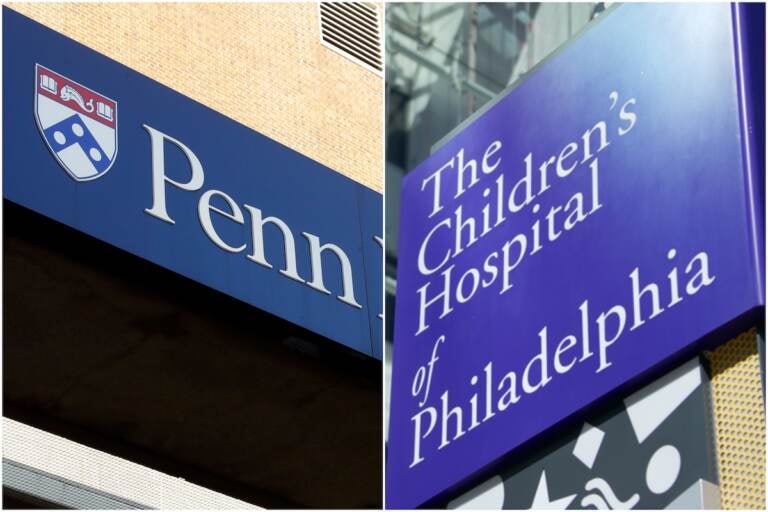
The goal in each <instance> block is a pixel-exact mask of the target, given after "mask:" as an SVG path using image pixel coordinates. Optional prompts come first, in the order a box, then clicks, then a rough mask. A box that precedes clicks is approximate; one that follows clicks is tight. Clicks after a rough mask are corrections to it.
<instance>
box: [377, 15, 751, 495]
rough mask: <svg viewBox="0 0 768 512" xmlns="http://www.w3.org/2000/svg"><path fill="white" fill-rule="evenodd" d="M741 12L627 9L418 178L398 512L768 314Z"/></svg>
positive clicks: (398, 328)
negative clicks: (764, 308)
mask: <svg viewBox="0 0 768 512" xmlns="http://www.w3.org/2000/svg"><path fill="white" fill-rule="evenodd" d="M735 12H736V11H734V10H732V7H731V6H729V5H727V4H710V5H677V4H670V5H634V4H627V5H622V6H619V7H618V8H616V9H614V10H613V11H612V12H610V13H607V14H606V15H605V16H604V19H602V20H601V21H599V22H598V23H596V24H595V25H594V26H592V27H591V28H589V29H588V30H587V31H586V32H584V33H583V34H582V35H581V36H580V37H579V38H578V39H577V40H575V41H573V42H572V43H571V44H570V45H569V46H568V47H566V48H565V49H563V50H562V51H561V52H559V53H558V54H556V55H554V56H553V57H551V58H550V59H548V60H547V61H546V62H545V63H544V64H543V65H541V66H540V67H539V68H538V69H537V70H536V71H535V72H533V73H532V74H531V76H530V77H529V78H527V79H526V80H525V81H523V82H522V83H521V84H519V85H518V86H517V87H516V88H515V89H513V90H512V91H511V92H509V93H508V94H507V95H506V96H504V97H503V99H501V100H500V101H498V102H497V103H496V104H495V105H493V106H492V107H491V108H489V109H488V110H487V111H486V112H485V113H484V114H482V115H480V116H479V117H478V118H476V119H475V120H474V121H473V122H472V123H471V124H469V125H468V126H467V127H466V128H465V129H464V130H463V131H462V132H461V133H459V134H458V135H456V136H455V137H454V138H453V139H452V140H451V141H450V142H448V143H447V144H445V145H444V146H443V147H442V148H441V149H440V150H439V151H437V152H435V154H433V155H432V156H431V157H430V158H428V159H427V160H426V161H425V162H423V163H422V164H421V165H420V166H419V167H418V168H417V169H415V170H414V171H413V172H412V173H410V174H409V175H408V176H407V177H406V179H405V183H404V185H403V192H402V211H401V215H400V218H401V219H403V220H402V221H401V234H400V240H401V245H400V254H399V267H398V286H397V310H396V316H395V339H394V353H393V357H394V359H393V375H392V399H391V403H392V408H391V417H390V429H389V433H390V434H389V447H388V461H387V486H386V489H387V507H390V508H412V507H417V506H420V505H423V504H425V503H427V504H428V503H429V501H430V500H432V499H434V498H436V497H437V496H439V495H440V494H441V493H445V492H449V491H450V490H451V489H452V488H455V487H456V486H457V485H459V484H461V483H462V482H464V481H466V480H467V479H468V478H470V477H471V476H472V475H473V474H477V473H478V472H479V471H482V470H483V469H487V468H488V467H490V465H492V464H493V463H494V462H496V461H497V460H499V459H500V458H501V457H503V456H505V455H508V454H510V453H512V452H513V451H514V450H516V449H518V448H520V447H521V446H523V445H524V444H525V443H527V442H529V441H530V440H532V439H533V438H534V437H537V436H540V435H542V434H544V433H546V432H547V431H548V430H550V429H552V427H554V426H556V425H558V424H562V423H563V422H564V421H566V420H569V419H573V418H575V417H576V415H578V414H579V413H580V412H582V411H584V409H585V408H586V407H588V406H590V405H593V404H595V403H596V402H597V401H599V400H601V399H605V398H606V397H608V396H611V395H614V394H615V393H617V392H618V391H619V390H621V389H622V388H623V387H626V386H628V385H633V384H636V383H637V382H638V381H639V380H641V379H644V378H647V377H650V376H651V375H653V374H654V373H657V372H658V371H659V370H660V369H662V368H664V367H667V366H668V365H669V364H672V363H673V362H675V361H680V359H681V358H682V357H686V356H687V355H689V354H690V353H691V352H692V351H697V350H701V349H702V348H704V347H706V346H708V344H709V343H712V338H713V333H715V332H716V331H718V330H719V332H718V333H717V334H720V335H722V334H723V333H727V332H728V329H729V328H730V329H733V328H737V327H739V325H737V324H739V322H742V323H743V322H749V321H752V320H753V319H754V318H755V317H756V315H757V312H758V311H760V310H761V308H762V306H763V305H764V287H763V271H762V269H763V267H764V262H763V261H764V255H763V253H762V247H763V233H762V223H761V221H760V220H759V219H761V216H762V211H763V205H762V199H760V198H758V194H757V192H756V184H755V183H756V181H760V180H762V179H763V178H762V176H759V175H758V173H761V172H763V171H762V170H761V169H757V168H754V167H751V166H750V165H749V162H751V161H752V158H751V156H750V155H749V154H748V153H749V148H750V144H749V141H748V140H747V137H748V135H747V136H745V134H749V133H751V130H750V129H749V128H748V127H747V126H746V124H745V123H746V122H747V121H746V120H747V119H748V117H749V116H748V115H747V113H745V112H744V108H743V107H744V105H743V104H742V100H743V97H742V95H743V93H740V91H742V90H743V88H741V85H742V84H741V83H740V77H742V76H743V73H742V66H743V63H742V62H740V55H741V53H740V50H739V49H738V48H737V45H736V43H735V41H736V39H737V38H736V35H735V34H737V33H738V30H739V21H738V19H737V16H735ZM718 339H719V340H720V341H722V339H723V338H722V337H719V338H718Z"/></svg>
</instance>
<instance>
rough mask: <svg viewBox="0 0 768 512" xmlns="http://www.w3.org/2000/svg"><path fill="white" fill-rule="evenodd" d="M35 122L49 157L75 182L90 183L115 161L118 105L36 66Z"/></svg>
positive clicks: (44, 68) (65, 78)
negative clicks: (49, 152) (49, 154)
mask: <svg viewBox="0 0 768 512" xmlns="http://www.w3.org/2000/svg"><path fill="white" fill-rule="evenodd" d="M35 89H36V93H35V119H36V120H37V127H38V128H39V129H40V133H41V134H42V135H43V139H44V140H45V143H46V144H47V145H48V148H50V150H51V153H52V154H53V155H54V156H55V157H56V160H57V161H58V162H59V164H60V165H61V166H62V167H63V168H64V170H65V171H67V173H68V174H69V175H70V176H71V177H72V178H73V179H75V180H77V181H90V180H94V179H96V178H99V177H101V176H104V174H105V173H106V172H107V171H108V170H109V169H110V168H111V167H112V164H113V163H114V162H115V158H116V157H117V102H116V101H115V100H113V99H110V98H107V97H106V96H104V95H102V94H99V93H98V92H96V91H93V90H91V89H89V88H87V87H85V86H83V85H81V84H79V83H77V82H75V81H74V80H70V79H69V78H67V77H65V76H64V75H61V74H59V73H56V72H55V71H53V70H50V69H48V68H46V67H44V66H41V65H40V64H36V65H35Z"/></svg>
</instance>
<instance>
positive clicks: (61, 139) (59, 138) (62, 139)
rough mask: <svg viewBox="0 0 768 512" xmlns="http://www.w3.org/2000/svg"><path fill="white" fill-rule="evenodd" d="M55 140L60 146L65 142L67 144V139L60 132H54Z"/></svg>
mask: <svg viewBox="0 0 768 512" xmlns="http://www.w3.org/2000/svg"><path fill="white" fill-rule="evenodd" d="M53 140H55V141H56V142H57V143H59V144H64V143H65V142H67V138H66V137H65V136H64V134H63V133H61V132H60V131H55V132H53Z"/></svg>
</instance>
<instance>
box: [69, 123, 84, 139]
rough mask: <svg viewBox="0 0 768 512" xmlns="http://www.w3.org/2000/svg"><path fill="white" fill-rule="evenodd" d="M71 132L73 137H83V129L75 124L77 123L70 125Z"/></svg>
mask: <svg viewBox="0 0 768 512" xmlns="http://www.w3.org/2000/svg"><path fill="white" fill-rule="evenodd" d="M72 131H73V132H74V133H75V135H77V136H78V137H82V136H83V127H82V126H80V125H79V124H77V123H72Z"/></svg>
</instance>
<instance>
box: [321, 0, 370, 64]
mask: <svg viewBox="0 0 768 512" xmlns="http://www.w3.org/2000/svg"><path fill="white" fill-rule="evenodd" d="M320 33H321V37H322V41H323V44H325V45H326V46H328V47H330V48H332V49H334V50H336V51H337V52H339V53H341V54H342V55H345V56H346V57H349V58H351V59H352V60H354V61H355V62H357V63H359V64H362V65H363V66H364V67H366V68H368V69H370V70H371V71H374V72H375V73H377V74H382V70H383V67H384V66H383V57H382V49H381V46H382V44H381V28H380V22H379V9H378V8H377V7H376V5H375V4H371V3H364V2H320Z"/></svg>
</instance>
